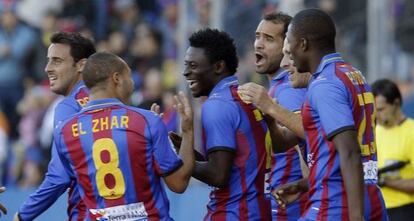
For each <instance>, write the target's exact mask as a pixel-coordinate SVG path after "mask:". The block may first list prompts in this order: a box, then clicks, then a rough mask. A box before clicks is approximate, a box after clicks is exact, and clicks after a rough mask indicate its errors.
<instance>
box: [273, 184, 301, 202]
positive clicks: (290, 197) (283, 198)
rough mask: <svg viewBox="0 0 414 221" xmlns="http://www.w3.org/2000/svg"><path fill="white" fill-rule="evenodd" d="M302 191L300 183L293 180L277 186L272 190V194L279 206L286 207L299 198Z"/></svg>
mask: <svg viewBox="0 0 414 221" xmlns="http://www.w3.org/2000/svg"><path fill="white" fill-rule="evenodd" d="M303 192H304V191H303V188H301V186H300V184H298V182H293V183H288V184H284V185H281V186H279V187H278V188H276V189H275V190H273V191H272V195H273V196H274V197H275V199H276V202H277V204H278V205H279V206H280V207H282V208H286V206H287V205H288V204H289V203H292V202H293V201H295V200H297V199H299V197H300V196H301V195H302V193H303Z"/></svg>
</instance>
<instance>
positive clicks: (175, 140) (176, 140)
mask: <svg viewBox="0 0 414 221" xmlns="http://www.w3.org/2000/svg"><path fill="white" fill-rule="evenodd" d="M168 136H169V137H170V140H171V142H172V143H173V145H174V148H175V150H176V151H177V153H178V152H179V150H180V147H181V141H182V140H183V138H182V137H181V136H180V135H178V134H177V133H175V132H173V131H170V132H169V133H168Z"/></svg>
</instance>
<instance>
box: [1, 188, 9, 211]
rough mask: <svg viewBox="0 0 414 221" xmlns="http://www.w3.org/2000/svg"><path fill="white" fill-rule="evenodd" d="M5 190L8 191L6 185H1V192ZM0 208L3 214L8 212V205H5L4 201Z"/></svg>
mask: <svg viewBox="0 0 414 221" xmlns="http://www.w3.org/2000/svg"><path fill="white" fill-rule="evenodd" d="M4 191H6V187H4V186H2V187H0V193H2V192H4ZM0 210H1V212H2V213H3V214H7V209H6V207H4V205H3V204H2V203H0ZM0 216H1V214H0Z"/></svg>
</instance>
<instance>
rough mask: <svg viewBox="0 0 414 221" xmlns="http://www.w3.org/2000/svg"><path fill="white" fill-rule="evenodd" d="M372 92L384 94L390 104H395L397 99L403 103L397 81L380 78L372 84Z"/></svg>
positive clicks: (375, 94) (377, 94)
mask: <svg viewBox="0 0 414 221" xmlns="http://www.w3.org/2000/svg"><path fill="white" fill-rule="evenodd" d="M371 88H372V93H373V94H374V96H375V97H376V96H379V95H381V96H383V97H385V99H386V100H387V103H388V104H393V103H394V102H395V100H397V99H399V100H400V106H401V105H402V103H403V101H402V96H401V92H400V89H398V86H397V84H396V83H394V82H393V81H391V80H389V79H379V80H377V81H375V82H374V83H373V84H372V86H371Z"/></svg>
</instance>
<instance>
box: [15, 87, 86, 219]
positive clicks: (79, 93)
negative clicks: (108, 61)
mask: <svg viewBox="0 0 414 221" xmlns="http://www.w3.org/2000/svg"><path fill="white" fill-rule="evenodd" d="M88 96H89V91H88V89H87V88H86V86H85V85H84V83H83V81H80V82H78V83H77V84H76V85H75V87H74V89H72V91H71V92H70V94H69V95H68V96H66V97H65V98H64V99H63V100H62V101H61V102H60V103H59V104H58V105H57V106H56V108H55V115H54V125H55V126H56V125H57V124H58V123H59V122H62V121H64V120H65V119H67V118H68V117H69V116H71V115H74V114H76V113H78V112H79V111H80V110H81V109H82V106H84V105H85V104H86V103H87V102H88V99H89V97H88ZM68 188H70V189H69V194H68V211H67V212H68V216H69V220H78V218H79V219H82V217H84V213H85V205H84V204H83V203H82V201H81V200H80V196H79V194H78V192H77V190H76V188H77V187H76V183H74V180H73V179H71V178H70V177H69V175H68V174H67V173H66V171H65V169H64V167H63V165H62V162H61V161H60V158H59V156H58V155H57V152H56V147H55V146H54V145H53V146H52V155H51V160H50V162H49V165H48V169H47V173H46V176H45V179H44V180H43V182H42V184H41V185H40V186H39V188H38V189H37V190H36V192H34V193H33V194H31V195H30V196H29V198H28V200H27V201H26V202H25V203H24V204H23V205H22V206H21V207H20V209H19V216H20V217H21V219H22V220H33V219H35V218H36V217H37V216H39V215H40V214H41V213H43V212H44V211H46V210H47V209H48V208H49V207H50V206H51V205H52V204H53V203H54V202H55V201H56V200H57V199H58V198H59V197H60V196H61V195H62V194H63V193H64V192H65V191H66V190H67V189H68Z"/></svg>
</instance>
